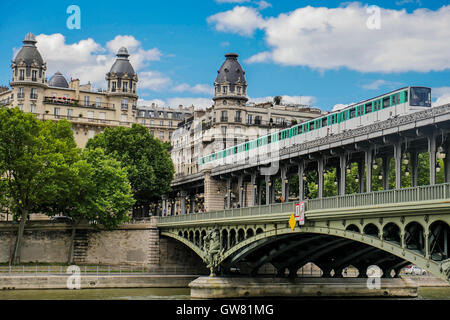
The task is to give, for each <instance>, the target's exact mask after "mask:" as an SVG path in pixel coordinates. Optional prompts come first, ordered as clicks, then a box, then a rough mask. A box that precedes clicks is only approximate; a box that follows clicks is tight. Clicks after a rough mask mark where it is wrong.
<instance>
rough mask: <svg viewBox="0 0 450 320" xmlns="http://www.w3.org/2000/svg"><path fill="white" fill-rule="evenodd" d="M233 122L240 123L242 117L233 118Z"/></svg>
mask: <svg viewBox="0 0 450 320" xmlns="http://www.w3.org/2000/svg"><path fill="white" fill-rule="evenodd" d="M234 122H236V123H242V118H234Z"/></svg>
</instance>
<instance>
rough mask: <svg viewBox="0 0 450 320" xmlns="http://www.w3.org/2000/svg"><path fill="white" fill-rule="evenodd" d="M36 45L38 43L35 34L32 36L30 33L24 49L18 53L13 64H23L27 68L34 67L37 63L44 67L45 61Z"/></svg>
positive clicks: (24, 41) (24, 42)
mask: <svg viewBox="0 0 450 320" xmlns="http://www.w3.org/2000/svg"><path fill="white" fill-rule="evenodd" d="M36 43H37V41H36V37H35V36H34V34H32V33H31V32H30V33H28V34H27V35H26V37H25V39H24V40H23V47H22V48H21V49H20V51H19V52H18V53H17V55H16V57H15V58H14V61H13V62H14V63H15V64H19V63H22V62H23V63H25V65H26V66H27V67H28V66H31V65H33V64H34V63H37V64H38V65H39V67H42V66H44V65H45V63H44V59H42V56H41V54H40V53H39V51H38V49H37V48H36Z"/></svg>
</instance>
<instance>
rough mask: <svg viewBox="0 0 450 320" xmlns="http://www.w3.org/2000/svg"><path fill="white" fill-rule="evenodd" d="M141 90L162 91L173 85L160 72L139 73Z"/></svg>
mask: <svg viewBox="0 0 450 320" xmlns="http://www.w3.org/2000/svg"><path fill="white" fill-rule="evenodd" d="M138 76H139V83H138V88H139V89H150V90H153V91H162V90H163V89H167V88H168V87H170V85H171V84H172V80H171V79H170V78H169V77H167V76H165V75H164V74H162V73H160V72H158V71H143V72H140V73H139V75H138Z"/></svg>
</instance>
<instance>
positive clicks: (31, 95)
mask: <svg viewBox="0 0 450 320" xmlns="http://www.w3.org/2000/svg"><path fill="white" fill-rule="evenodd" d="M37 98H38V95H37V94H36V93H34V94H33V93H32V94H30V99H31V100H37Z"/></svg>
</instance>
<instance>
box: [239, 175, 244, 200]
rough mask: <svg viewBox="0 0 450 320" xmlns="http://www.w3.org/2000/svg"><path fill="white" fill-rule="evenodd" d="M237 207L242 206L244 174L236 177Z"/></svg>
mask: <svg viewBox="0 0 450 320" xmlns="http://www.w3.org/2000/svg"><path fill="white" fill-rule="evenodd" d="M238 192H239V207H241V208H243V207H244V176H243V175H241V176H239V177H238Z"/></svg>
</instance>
